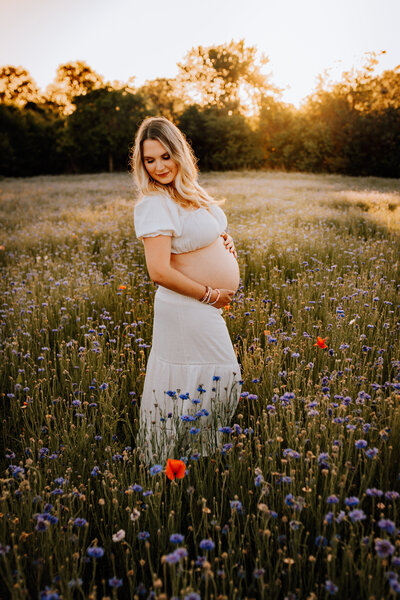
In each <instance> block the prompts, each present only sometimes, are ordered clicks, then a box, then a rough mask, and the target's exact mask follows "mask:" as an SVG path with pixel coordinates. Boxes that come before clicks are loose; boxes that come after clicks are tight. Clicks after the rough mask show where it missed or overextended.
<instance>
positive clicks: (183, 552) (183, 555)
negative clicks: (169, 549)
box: [175, 548, 188, 558]
mask: <svg viewBox="0 0 400 600" xmlns="http://www.w3.org/2000/svg"><path fill="white" fill-rule="evenodd" d="M175 554H176V555H177V556H178V557H179V558H186V557H187V556H188V551H187V550H186V548H177V549H176V550H175Z"/></svg>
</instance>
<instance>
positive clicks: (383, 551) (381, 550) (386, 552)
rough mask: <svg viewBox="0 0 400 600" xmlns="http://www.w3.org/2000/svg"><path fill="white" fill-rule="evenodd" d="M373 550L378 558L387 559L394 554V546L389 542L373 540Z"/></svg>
mask: <svg viewBox="0 0 400 600" xmlns="http://www.w3.org/2000/svg"><path fill="white" fill-rule="evenodd" d="M375 550H376V553H377V554H378V556H379V557H380V558H387V557H388V556H390V555H391V554H393V553H394V546H393V545H392V544H391V543H390V542H389V540H381V539H379V538H378V539H377V540H375Z"/></svg>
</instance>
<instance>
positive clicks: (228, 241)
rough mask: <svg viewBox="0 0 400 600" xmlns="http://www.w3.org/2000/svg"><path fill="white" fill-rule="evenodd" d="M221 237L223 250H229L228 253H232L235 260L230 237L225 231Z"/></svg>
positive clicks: (234, 251) (234, 249)
mask: <svg viewBox="0 0 400 600" xmlns="http://www.w3.org/2000/svg"><path fill="white" fill-rule="evenodd" d="M221 237H222V239H223V240H224V244H225V248H226V249H227V250H229V252H232V254H233V256H234V257H235V258H237V254H236V248H235V244H234V243H233V239H232V238H231V236H230V235H229V234H228V233H226V231H223V232H222V233H221Z"/></svg>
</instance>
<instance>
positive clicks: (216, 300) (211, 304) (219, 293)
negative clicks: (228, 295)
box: [208, 288, 221, 306]
mask: <svg viewBox="0 0 400 600" xmlns="http://www.w3.org/2000/svg"><path fill="white" fill-rule="evenodd" d="M215 291H216V292H217V297H216V298H215V300H214V302H209V303H208V304H209V305H210V306H214V304H217V302H218V300H219V299H220V296H221V292H220V291H219V289H218V288H216V289H215Z"/></svg>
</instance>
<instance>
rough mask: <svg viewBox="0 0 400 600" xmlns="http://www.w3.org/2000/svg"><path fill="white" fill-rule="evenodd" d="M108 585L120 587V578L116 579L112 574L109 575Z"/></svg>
mask: <svg viewBox="0 0 400 600" xmlns="http://www.w3.org/2000/svg"><path fill="white" fill-rule="evenodd" d="M108 585H110V586H111V587H113V588H118V587H121V585H122V579H118V578H117V577H115V575H114V577H111V579H109V580H108Z"/></svg>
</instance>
